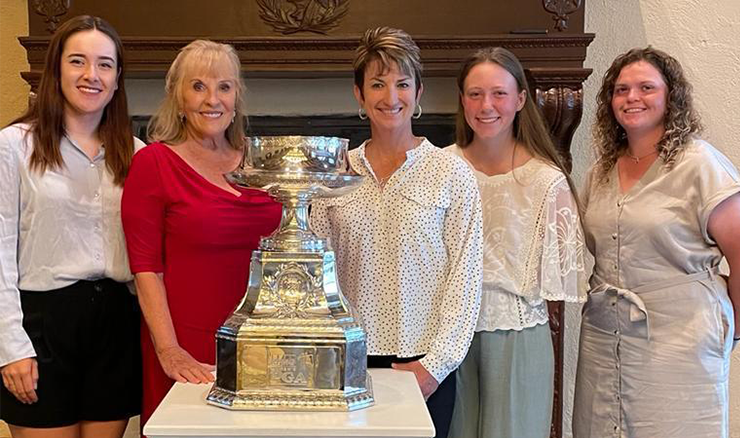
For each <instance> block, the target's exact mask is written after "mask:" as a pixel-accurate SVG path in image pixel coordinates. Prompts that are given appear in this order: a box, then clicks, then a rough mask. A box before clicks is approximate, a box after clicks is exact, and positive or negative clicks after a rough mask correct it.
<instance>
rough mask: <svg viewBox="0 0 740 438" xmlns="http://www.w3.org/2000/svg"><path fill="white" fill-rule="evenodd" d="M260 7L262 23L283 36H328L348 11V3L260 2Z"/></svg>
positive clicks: (309, 0)
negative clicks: (308, 33)
mask: <svg viewBox="0 0 740 438" xmlns="http://www.w3.org/2000/svg"><path fill="white" fill-rule="evenodd" d="M257 5H258V6H259V8H260V10H259V16H260V18H261V19H262V21H263V22H264V23H265V24H267V25H268V26H270V27H271V28H272V29H273V30H274V31H275V32H279V33H281V34H283V35H291V34H294V33H298V32H312V33H317V34H323V35H326V34H327V33H328V32H329V31H330V30H332V29H334V28H336V27H337V26H339V22H340V20H341V19H342V18H344V16H345V15H347V11H348V10H349V0H257Z"/></svg>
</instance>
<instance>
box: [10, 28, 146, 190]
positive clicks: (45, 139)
mask: <svg viewBox="0 0 740 438" xmlns="http://www.w3.org/2000/svg"><path fill="white" fill-rule="evenodd" d="M89 30H97V31H100V32H102V33H104V34H105V35H107V36H108V37H109V38H110V39H111V40H112V41H113V43H114V44H115V46H116V64H117V65H118V79H117V82H118V89H117V90H115V91H114V92H113V97H112V98H111V101H110V102H108V105H106V107H105V109H104V110H103V117H102V118H101V119H100V124H99V125H98V136H99V137H100V139H101V140H102V141H103V145H104V146H105V166H106V168H107V169H108V171H109V172H110V173H111V175H112V176H113V182H114V183H115V184H116V185H118V186H122V185H123V181H124V179H125V178H126V174H127V173H128V168H129V166H130V165H131V158H132V157H133V155H134V137H133V132H132V130H131V121H130V119H129V116H128V103H127V102H126V89H125V88H124V80H123V77H124V74H125V72H126V69H125V62H124V58H123V44H122V43H121V38H120V37H119V36H118V33H116V31H115V29H113V27H112V26H111V25H110V24H108V23H107V22H106V21H105V20H103V19H102V18H99V17H93V16H90V15H80V16H77V17H74V18H71V19H69V20H68V21H67V22H65V23H64V24H62V25H61V26H60V27H59V29H58V30H57V31H56V33H55V34H54V36H53V37H52V38H51V42H50V43H49V49H48V50H47V51H46V61H45V63H44V71H43V73H42V75H41V82H40V84H39V88H38V94H37V97H36V99H35V100H34V102H33V103H32V104H31V106H29V108H28V109H27V110H26V112H25V113H24V114H23V115H22V116H20V117H18V118H17V119H15V120H13V121H12V122H10V124H11V125H12V124H15V123H28V124H29V125H30V131H29V132H28V133H27V135H29V134H30V135H31V136H32V138H33V152H32V153H31V158H30V168H31V169H32V170H34V171H38V172H40V173H44V172H46V170H49V169H59V168H62V167H64V160H63V159H62V153H61V151H60V149H59V144H60V142H61V140H62V137H63V136H64V133H65V128H64V107H65V97H64V94H63V93H62V86H61V61H62V52H63V51H64V45H65V43H66V42H67V40H68V39H69V37H71V36H72V35H74V34H76V33H77V32H84V31H89Z"/></svg>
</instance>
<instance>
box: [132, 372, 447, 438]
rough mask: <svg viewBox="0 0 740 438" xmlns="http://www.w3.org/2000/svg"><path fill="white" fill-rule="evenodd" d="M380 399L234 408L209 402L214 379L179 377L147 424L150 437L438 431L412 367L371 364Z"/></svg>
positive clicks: (323, 437)
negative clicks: (364, 404) (308, 407)
mask: <svg viewBox="0 0 740 438" xmlns="http://www.w3.org/2000/svg"><path fill="white" fill-rule="evenodd" d="M369 373H370V375H371V376H372V381H373V393H374V395H375V405H374V406H371V407H369V408H365V409H360V410H357V411H353V412H296V411H293V412H274V411H230V410H227V409H223V408H219V407H217V406H211V405H208V404H206V401H205V399H206V395H207V394H208V391H209V389H210V385H192V384H182V383H176V384H175V385H174V386H173V387H172V389H171V390H170V392H169V393H168V394H167V396H166V397H165V399H164V400H163V401H162V403H161V404H160V405H159V407H158V408H157V410H156V411H155V412H154V414H153V415H152V417H151V418H150V419H149V422H147V424H146V425H145V426H144V434H145V435H147V436H148V437H149V438H194V437H197V438H217V437H218V438H226V437H230V438H235V437H248V438H267V437H303V438H330V437H331V438H349V437H352V438H358V437H363V438H381V437H382V438H401V437H418V438H430V437H433V436H434V425H433V424H432V419H431V418H430V417H429V412H428V411H427V408H426V404H425V403H424V398H423V397H422V395H421V391H420V390H419V386H418V385H417V383H416V379H415V378H414V375H413V374H412V373H410V372H407V371H396V370H392V369H370V370H369Z"/></svg>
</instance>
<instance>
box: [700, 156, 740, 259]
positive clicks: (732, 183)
mask: <svg viewBox="0 0 740 438" xmlns="http://www.w3.org/2000/svg"><path fill="white" fill-rule="evenodd" d="M702 143H703V142H702ZM692 158H694V159H695V161H696V163H695V164H694V165H695V166H697V167H698V169H697V171H696V172H695V177H696V178H697V179H698V186H699V194H698V195H699V205H698V207H699V210H698V215H699V224H700V225H701V232H702V235H703V236H704V239H705V240H706V241H707V242H708V243H709V244H711V245H714V244H715V242H714V239H712V237H711V236H710V235H709V231H708V230H707V226H708V225H709V217H710V216H711V215H712V212H713V211H714V209H715V208H716V207H717V206H718V205H719V204H720V203H722V201H724V200H726V199H727V198H729V197H730V196H732V195H734V194H736V193H739V192H740V175H739V174H738V170H737V168H736V167H735V166H734V165H733V164H732V162H731V161H730V160H729V159H728V158H727V157H726V156H724V155H723V154H722V153H721V152H720V151H718V150H717V149H715V148H714V147H712V146H710V145H709V144H706V143H704V145H703V147H702V148H701V153H700V154H697V156H692Z"/></svg>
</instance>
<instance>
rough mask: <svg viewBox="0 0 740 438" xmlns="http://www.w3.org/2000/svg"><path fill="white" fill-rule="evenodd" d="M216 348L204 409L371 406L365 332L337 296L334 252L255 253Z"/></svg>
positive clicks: (371, 395) (326, 409)
mask: <svg viewBox="0 0 740 438" xmlns="http://www.w3.org/2000/svg"><path fill="white" fill-rule="evenodd" d="M216 347H217V363H216V367H217V373H216V383H215V384H214V386H213V389H211V391H210V393H209V395H208V403H210V404H213V405H216V406H221V407H223V408H226V409H234V410H249V409H254V410H289V411H302V410H304V411H351V410H355V409H360V408H364V407H367V406H370V405H372V404H373V402H374V399H373V392H372V386H371V381H370V377H369V376H368V375H367V359H366V357H367V347H366V344H365V333H364V331H363V330H362V325H361V323H360V317H359V315H358V314H357V313H356V312H355V311H354V309H352V307H351V306H350V304H349V303H348V302H347V301H346V300H345V299H344V297H342V296H341V293H340V292H339V289H338V287H337V282H336V274H335V269H334V253H333V252H332V251H325V252H318V253H287V252H281V251H255V252H254V253H253V255H252V264H251V272H250V276H249V287H248V289H247V294H246V296H245V299H244V300H243V301H242V303H241V304H240V306H239V308H238V309H237V311H236V312H234V313H233V314H232V315H231V316H230V317H229V319H227V320H226V322H224V324H223V325H222V326H221V327H220V328H219V330H218V332H217V333H216Z"/></svg>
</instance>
